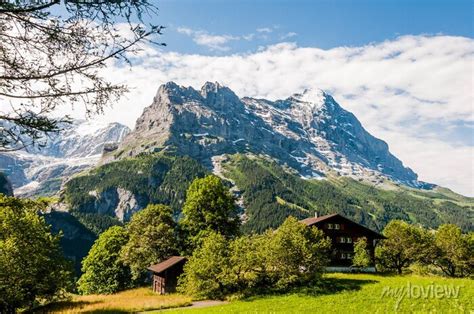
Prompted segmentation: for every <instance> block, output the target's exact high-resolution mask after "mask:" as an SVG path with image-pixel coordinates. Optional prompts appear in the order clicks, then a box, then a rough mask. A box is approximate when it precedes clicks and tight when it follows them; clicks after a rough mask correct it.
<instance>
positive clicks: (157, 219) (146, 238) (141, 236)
mask: <svg viewBox="0 0 474 314" xmlns="http://www.w3.org/2000/svg"><path fill="white" fill-rule="evenodd" d="M172 213H173V211H172V209H171V208H170V207H169V206H165V205H148V206H147V207H146V208H145V209H143V210H141V211H139V212H138V213H136V214H134V215H133V216H132V219H131V221H130V222H129V223H128V225H127V226H126V228H127V231H128V235H129V241H128V243H127V244H126V245H125V246H124V247H123V249H122V252H121V256H122V260H123V261H124V263H125V264H126V265H128V266H130V269H131V271H132V276H133V279H134V280H139V281H143V280H144V279H145V277H146V273H147V267H149V266H150V265H152V264H155V263H159V262H161V261H162V260H163V259H165V258H167V257H169V256H171V255H175V254H176V253H177V237H176V228H175V227H176V225H175V222H174V220H173V214H172Z"/></svg>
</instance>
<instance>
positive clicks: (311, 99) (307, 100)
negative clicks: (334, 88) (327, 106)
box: [290, 88, 326, 110]
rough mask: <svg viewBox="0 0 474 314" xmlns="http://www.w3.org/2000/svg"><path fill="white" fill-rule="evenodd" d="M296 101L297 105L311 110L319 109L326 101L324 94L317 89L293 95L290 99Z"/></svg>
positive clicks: (309, 89)
mask: <svg viewBox="0 0 474 314" xmlns="http://www.w3.org/2000/svg"><path fill="white" fill-rule="evenodd" d="M290 98H292V99H294V100H297V103H301V104H303V105H306V106H309V107H310V108H311V109H313V110H317V109H319V108H321V107H322V106H323V105H324V103H325V101H326V94H325V93H324V91H323V90H321V89H318V88H307V89H305V90H304V92H303V93H301V94H294V95H293V96H292V97H290Z"/></svg>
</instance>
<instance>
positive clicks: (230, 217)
mask: <svg viewBox="0 0 474 314" xmlns="http://www.w3.org/2000/svg"><path fill="white" fill-rule="evenodd" d="M186 195H187V196H186V201H185V203H184V204H183V208H184V210H183V217H182V219H179V220H178V219H176V218H175V217H173V210H172V208H171V207H170V206H167V205H162V204H149V205H148V206H147V207H146V208H145V209H143V210H141V211H139V212H138V213H136V214H135V215H133V217H132V219H131V221H130V222H128V223H127V224H125V226H124V227H120V226H113V227H111V228H109V229H108V230H107V231H105V232H104V233H102V234H101V235H100V236H99V238H98V239H97V240H96V242H95V243H94V245H93V247H92V249H91V251H90V252H89V254H88V256H87V257H86V258H85V259H84V261H83V263H82V271H83V274H82V276H81V278H80V279H79V291H80V292H83V293H86V294H90V293H113V292H117V291H120V290H122V289H124V288H125V287H133V286H137V285H141V284H143V283H145V282H146V281H147V278H148V276H147V275H148V274H147V267H149V266H150V265H152V264H155V263H158V262H161V261H163V260H164V259H165V258H167V257H169V256H172V255H176V254H183V255H185V254H188V253H189V254H192V252H193V250H194V249H195V248H197V247H200V246H201V245H202V243H203V241H204V239H205V238H206V237H207V236H208V235H209V234H213V233H219V234H221V235H222V236H223V237H225V239H232V238H234V237H235V236H236V235H237V234H238V232H239V229H238V227H239V220H238V208H237V206H236V205H235V202H234V198H233V197H232V195H231V194H230V193H229V190H228V189H227V188H226V187H225V186H224V184H223V182H222V181H221V179H219V178H218V177H216V176H213V175H210V176H206V177H205V178H198V179H195V180H194V181H193V183H192V184H191V185H190V187H189V188H188V190H187V193H186Z"/></svg>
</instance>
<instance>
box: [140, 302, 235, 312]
mask: <svg viewBox="0 0 474 314" xmlns="http://www.w3.org/2000/svg"><path fill="white" fill-rule="evenodd" d="M227 303H229V302H227V301H215V300H204V301H194V302H192V303H191V305H188V306H182V307H174V308H170V309H164V310H152V311H145V312H140V313H139V314H142V313H161V312H166V311H176V310H187V309H196V308H203V307H211V306H217V305H223V304H227Z"/></svg>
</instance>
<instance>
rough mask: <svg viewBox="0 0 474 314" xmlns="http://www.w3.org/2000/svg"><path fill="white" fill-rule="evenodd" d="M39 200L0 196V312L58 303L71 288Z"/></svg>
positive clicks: (68, 268) (66, 266) (66, 265)
mask: <svg viewBox="0 0 474 314" xmlns="http://www.w3.org/2000/svg"><path fill="white" fill-rule="evenodd" d="M47 205H48V204H47V203H46V202H44V201H42V200H40V201H32V200H22V199H18V198H14V197H6V196H3V195H1V194H0V313H14V312H16V310H17V309H31V308H32V307H34V306H36V305H38V304H39V302H47V301H54V300H59V299H61V298H64V297H65V292H67V291H70V290H71V288H72V283H73V282H72V276H71V274H72V267H71V264H70V263H69V262H68V261H67V260H66V259H65V258H64V257H63V255H62V252H61V248H60V246H59V241H60V236H57V235H53V234H52V233H51V228H50V226H49V225H48V224H47V223H46V222H45V219H44V217H43V216H42V215H39V213H40V212H41V211H44V210H45V208H46V206H47Z"/></svg>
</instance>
